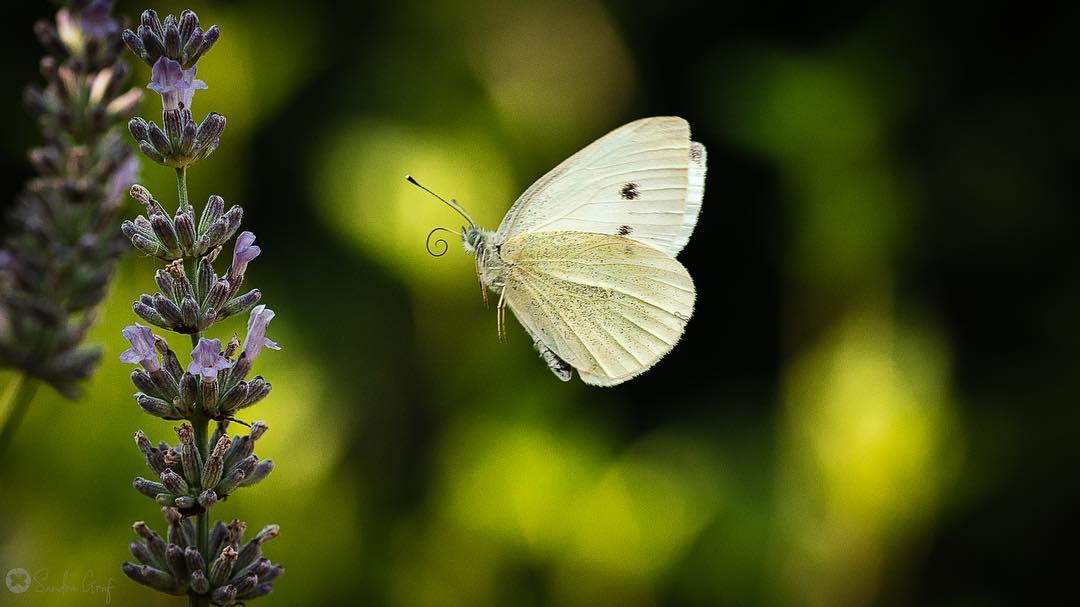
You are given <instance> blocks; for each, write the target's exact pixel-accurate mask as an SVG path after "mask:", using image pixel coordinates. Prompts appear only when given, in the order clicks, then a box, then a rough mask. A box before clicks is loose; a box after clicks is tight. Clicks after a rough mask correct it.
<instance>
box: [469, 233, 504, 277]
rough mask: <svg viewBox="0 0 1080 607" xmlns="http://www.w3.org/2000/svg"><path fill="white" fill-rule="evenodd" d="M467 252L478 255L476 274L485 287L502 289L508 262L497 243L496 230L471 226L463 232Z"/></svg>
mask: <svg viewBox="0 0 1080 607" xmlns="http://www.w3.org/2000/svg"><path fill="white" fill-rule="evenodd" d="M461 240H462V244H463V245H464V247H465V252H467V253H471V254H473V255H475V256H476V275H477V276H478V277H479V278H480V282H481V283H483V285H484V286H485V287H487V288H488V289H491V290H493V291H498V290H500V289H502V287H503V284H504V283H505V278H506V270H507V266H506V263H505V262H503V260H502V257H501V256H500V255H499V247H498V245H497V244H495V232H492V231H490V230H484V229H482V228H479V227H476V226H469V227H467V228H465V229H464V230H463V231H462V233H461Z"/></svg>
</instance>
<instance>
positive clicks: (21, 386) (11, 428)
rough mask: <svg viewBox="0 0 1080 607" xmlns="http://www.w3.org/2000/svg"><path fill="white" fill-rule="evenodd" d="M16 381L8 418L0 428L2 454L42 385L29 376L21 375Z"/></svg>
mask: <svg viewBox="0 0 1080 607" xmlns="http://www.w3.org/2000/svg"><path fill="white" fill-rule="evenodd" d="M15 381H16V382H17V383H16V385H15V388H14V390H12V396H11V400H10V401H9V403H8V406H7V407H6V409H7V416H6V417H5V418H4V422H3V426H0V454H3V453H4V452H5V451H7V448H8V445H9V444H10V443H11V441H12V439H14V438H15V431H16V430H17V429H18V428H19V424H20V423H22V419H23V417H25V416H26V411H27V410H28V409H29V408H30V401H32V400H34V394H35V393H37V389H38V386H39V385H40V384H41V382H39V381H38V380H36V379H34V378H33V377H30V376H27V375H21V376H19V377H18V378H16V379H15Z"/></svg>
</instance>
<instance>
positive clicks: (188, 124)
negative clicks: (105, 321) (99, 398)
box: [120, 10, 283, 606]
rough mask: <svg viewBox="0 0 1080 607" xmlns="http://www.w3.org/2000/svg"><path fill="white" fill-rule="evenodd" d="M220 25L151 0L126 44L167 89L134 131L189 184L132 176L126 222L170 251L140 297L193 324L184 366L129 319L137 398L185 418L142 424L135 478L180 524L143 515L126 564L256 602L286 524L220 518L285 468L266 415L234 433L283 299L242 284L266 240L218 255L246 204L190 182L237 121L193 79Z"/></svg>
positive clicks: (166, 316)
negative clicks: (210, 102) (264, 441)
mask: <svg viewBox="0 0 1080 607" xmlns="http://www.w3.org/2000/svg"><path fill="white" fill-rule="evenodd" d="M219 35H220V30H219V28H218V27H217V26H216V25H215V26H213V27H210V28H209V29H207V30H205V31H203V29H202V27H201V26H200V23H199V18H198V16H196V15H195V13H194V12H192V11H184V12H183V13H182V14H181V15H180V17H179V18H178V17H175V16H173V15H169V16H167V17H165V19H164V20H162V19H160V18H159V17H158V15H157V13H155V12H154V11H152V10H148V11H146V12H144V13H143V14H142V18H141V23H140V25H139V26H138V28H137V30H135V31H133V30H126V31H125V32H124V33H123V39H124V42H125V43H126V44H127V46H128V48H130V49H131V50H132V52H134V53H135V55H136V56H138V57H139V58H140V59H142V60H143V61H145V62H146V63H147V64H148V65H150V66H151V68H152V70H151V71H152V80H151V82H150V84H149V86H148V88H150V89H151V90H153V91H154V92H156V93H158V94H159V95H160V96H161V102H162V125H161V126H159V125H157V124H155V123H154V122H152V121H147V120H144V119H143V118H133V119H132V120H131V122H130V123H129V124H128V127H129V130H130V131H131V134H132V136H134V138H135V140H136V141H137V142H138V145H139V149H140V150H141V151H142V152H143V154H145V155H146V156H147V157H148V158H150V159H151V160H153V161H154V162H157V163H158V164H161V165H164V166H167V167H171V168H173V169H174V171H175V173H176V185H177V205H176V207H175V210H168V209H166V206H165V205H163V204H162V203H161V202H159V201H158V200H157V199H155V198H154V196H153V194H151V193H150V191H149V190H147V189H146V188H145V187H143V186H141V185H135V186H132V188H131V196H132V197H133V198H134V199H135V200H136V201H138V202H139V203H140V204H141V205H143V207H145V209H146V214H145V215H139V216H138V217H136V218H135V219H134V220H129V221H125V222H123V224H122V226H121V230H122V232H123V234H124V235H125V236H127V238H128V239H129V240H130V241H131V244H132V246H134V247H135V248H136V249H137V250H139V251H141V252H142V253H144V254H146V255H149V256H153V257H156V258H158V259H159V260H161V261H162V262H163V267H162V268H161V269H159V270H157V272H156V273H155V275H154V283H155V286H156V287H157V289H158V290H157V292H155V293H154V294H153V295H150V294H143V295H142V296H140V297H139V299H138V301H136V302H135V303H134V304H133V305H132V309H133V310H134V312H135V314H136V315H138V316H139V318H141V319H142V320H143V321H144V322H146V323H147V324H148V325H151V326H153V327H157V328H158V329H160V330H166V331H172V332H174V333H180V334H184V335H188V336H189V337H190V339H191V345H192V350H191V353H190V358H189V361H188V362H187V364H186V365H184V364H183V363H181V362H180V358H179V357H178V356H177V354H176V353H175V352H173V351H172V349H171V348H170V347H169V345H168V343H167V342H166V341H165V340H164V339H162V338H161V337H159V336H157V335H155V334H154V330H153V329H152V328H151V327H150V326H145V325H142V324H138V323H136V324H133V325H131V326H128V327H127V328H125V329H124V331H123V334H124V337H125V338H126V339H127V340H128V341H129V342H130V343H131V348H129V349H128V350H127V351H125V352H124V353H123V354H121V355H120V360H121V361H123V362H126V363H130V364H134V365H138V368H137V369H136V370H135V371H134V372H133V373H132V374H131V380H132V383H134V384H135V387H136V388H137V390H138V392H137V393H136V394H135V401H136V403H138V405H139V406H140V407H141V408H142V409H143V411H145V412H146V413H149V414H150V415H153V416H155V417H159V418H162V419H166V420H178V421H180V420H182V423H181V424H180V425H179V426H177V427H176V435H177V438H178V439H179V442H178V443H175V444H170V443H166V442H159V443H157V444H156V445H154V444H153V443H151V441H150V439H149V438H148V437H147V435H146V434H145V433H144V432H143V431H141V430H140V431H139V432H137V433H136V434H135V444H136V446H137V447H138V448H139V450H140V451H141V452H142V455H143V457H144V459H145V460H146V465H147V467H148V468H149V469H150V472H151V474H150V475H149V478H143V477H139V478H136V479H135V481H134V483H133V485H134V487H135V489H136V490H137V491H139V492H140V493H142V494H143V495H146V496H147V497H148V498H150V499H152V500H154V502H155V503H156V504H157V505H158V506H160V507H161V510H162V512H163V514H164V516H165V520H166V522H167V524H168V531H167V533H166V535H165V537H162V536H160V535H158V534H157V533H155V532H154V531H153V530H151V529H150V528H149V527H148V526H147V525H146V524H145V523H143V522H141V521H140V522H137V523H135V526H134V530H135V533H136V534H137V535H138V536H139V537H140V540H137V541H134V542H132V544H131V553H132V555H133V556H134V557H135V559H136V560H137V561H138V562H137V563H131V562H127V563H124V565H123V570H124V573H125V574H127V576H128V577H130V578H131V579H133V580H135V581H136V582H139V583H141V584H143V585H146V586H149V587H151V588H153V589H155V590H158V591H160V592H165V593H168V594H174V595H187V596H188V597H189V601H190V604H191V605H192V606H200V605H210V604H213V605H223V606H228V605H234V604H238V603H246V602H247V601H249V600H251V599H253V598H256V597H260V596H263V595H265V594H268V593H269V592H270V591H271V590H272V588H273V582H274V580H275V579H276V578H277V577H278V576H279V575H281V573H282V571H283V569H282V567H280V566H278V565H274V564H273V563H271V562H270V561H269V560H268V559H266V558H263V557H262V545H263V544H264V543H266V542H268V541H269V540H271V539H273V538H275V537H277V534H278V527H277V525H269V526H267V527H265V528H263V530H262V531H260V532H259V533H258V534H257V535H256V536H255V537H254V538H253V539H251V540H249V541H247V542H244V541H243V536H244V531H245V529H246V525H245V524H244V523H243V522H241V521H239V520H233V521H232V522H231V523H229V524H228V525H226V524H225V523H223V522H217V523H215V524H214V526H213V528H212V529H211V527H210V511H211V509H212V508H214V507H215V506H216V505H217V504H218V503H220V502H222V501H224V500H226V499H228V498H229V497H230V496H232V495H233V494H234V493H235V492H236V491H238V490H240V489H242V488H245V487H250V486H252V485H255V484H256V483H258V482H259V481H261V480H263V479H264V478H266V476H267V475H268V474H269V473H270V472H271V471H272V470H273V467H274V465H273V462H271V461H270V460H265V459H264V460H260V459H259V458H258V457H257V456H256V455H255V454H254V449H255V443H256V441H258V440H259V438H261V437H262V436H263V435H264V434H265V433H266V431H267V430H268V426H267V425H266V423H265V422H262V421H256V422H255V423H253V424H252V425H251V426H250V430H249V432H248V434H246V435H230V434H229V427H230V425H231V424H232V423H243V422H239V420H238V419H237V418H238V417H239V416H241V415H245V414H246V412H244V410H245V409H247V408H248V407H251V406H252V405H255V404H256V403H258V402H259V401H260V400H262V399H263V398H265V397H266V396H267V394H269V393H270V389H271V385H270V383H269V382H267V381H266V380H265V379H264V378H263V377H262V376H260V375H256V376H254V377H250V378H249V376H250V374H251V371H252V368H253V366H254V364H255V362H256V359H257V358H258V357H259V355H260V354H261V353H262V351H263V350H264V349H265V348H270V349H274V350H277V349H280V348H279V347H278V345H277V344H276V343H274V342H273V341H272V340H270V339H269V338H268V337H267V336H266V329H267V326H268V325H269V324H270V321H271V320H272V319H273V318H274V312H273V311H272V310H270V309H268V308H267V307H266V306H264V305H256V304H258V302H259V300H260V298H261V297H262V293H261V292H260V291H259V290H258V289H250V290H246V291H245V290H244V289H243V288H242V287H243V283H244V276H245V273H246V272H247V268H248V265H249V264H250V263H251V262H252V261H253V260H254V259H255V258H256V257H258V256H259V253H260V252H261V249H260V248H259V247H258V246H257V245H255V235H254V234H252V233H251V232H243V233H241V234H240V235H239V236H238V237H237V238H236V241H235V243H234V245H233V247H232V249H233V251H232V260H231V263H230V264H229V267H228V270H226V272H225V274H224V275H218V273H217V271H216V270H215V267H214V265H215V262H216V261H217V259H218V257H219V256H220V255H221V253H222V251H223V249H224V248H225V246H226V245H227V244H228V242H229V241H230V240H231V239H232V238H233V236H234V235H235V234H236V233H237V231H238V230H239V228H240V221H241V219H242V217H243V209H241V208H240V207H239V206H232V207H229V208H228V209H226V208H225V201H224V200H223V199H222V198H221V197H220V196H211V197H210V198H209V199H208V200H207V202H206V205H205V206H204V207H203V208H202V209H201V211H199V212H196V209H195V207H194V206H193V205H192V204H191V202H190V200H189V195H188V187H187V172H188V169H189V168H190V167H192V166H193V165H195V164H196V163H198V162H199V161H201V160H203V159H205V158H207V157H208V156H209V155H210V154H212V153H213V151H214V150H215V149H216V148H217V146H218V144H219V143H220V137H221V134H222V132H223V131H224V128H225V118H224V117H223V116H222V115H221V114H217V113H215V112H210V113H209V114H207V115H206V117H204V118H203V119H202V121H201V122H196V121H195V118H194V115H193V113H192V102H193V100H194V96H195V92H196V91H199V90H202V89H205V88H207V85H206V83H204V82H203V81H202V80H199V79H198V78H196V70H197V62H198V60H199V59H200V58H201V57H202V56H203V55H205V53H206V52H207V51H208V50H210V48H211V47H212V46H213V45H214V43H215V42H216V41H217V39H218V36H219ZM246 312H249V313H250V314H249V318H248V326H247V336H246V337H245V339H244V342H243V345H242V346H241V344H240V342H239V340H238V339H236V338H235V337H233V338H232V340H230V341H229V342H228V343H226V344H225V345H224V346H223V345H222V343H221V341H220V340H219V339H216V338H208V337H206V336H205V334H206V333H207V332H208V331H209V330H210V329H212V327H213V325H214V323H215V322H217V321H218V320H221V319H224V318H227V317H229V316H235V315H238V314H243V313H246ZM244 425H247V424H244ZM211 430H212V432H211Z"/></svg>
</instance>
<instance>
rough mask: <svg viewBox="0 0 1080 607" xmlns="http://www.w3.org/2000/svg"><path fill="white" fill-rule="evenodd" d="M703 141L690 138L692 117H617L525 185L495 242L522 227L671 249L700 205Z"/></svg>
mask: <svg viewBox="0 0 1080 607" xmlns="http://www.w3.org/2000/svg"><path fill="white" fill-rule="evenodd" d="M695 146H696V147H695ZM704 149H705V148H704V146H701V145H700V144H696V143H695V144H693V145H691V141H690V125H688V124H687V122H686V121H685V120H683V119H682V118H678V117H675V116H660V117H654V118H643V119H641V120H637V121H634V122H631V123H629V124H626V125H623V126H621V127H619V128H618V129H615V130H614V131H612V132H610V133H608V134H607V135H604V136H603V137H601V138H600V139H597V140H596V141H594V142H593V143H591V144H589V145H588V146H587V147H585V148H584V149H582V150H581V151H579V152H578V153H576V154H574V155H573V156H571V157H570V158H567V159H566V160H565V161H563V163H562V164H560V165H559V166H557V167H555V168H554V169H552V170H551V171H549V172H548V173H547V174H546V175H544V176H543V177H541V178H540V179H539V180H537V182H536V183H534V184H533V185H532V186H530V187H529V189H527V190H525V193H523V194H522V195H521V196H520V197H519V198H518V199H517V201H516V202H514V205H513V206H512V207H510V211H509V212H508V213H507V214H506V218H504V219H503V222H502V224H501V225H500V226H499V230H498V232H497V236H496V242H499V243H503V242H506V241H508V240H510V239H511V238H513V237H515V236H517V235H520V234H524V233H526V232H557V231H577V232H593V233H598V234H609V235H621V236H626V237H627V238H630V239H632V240H636V241H638V242H643V243H645V244H649V245H652V246H653V247H655V248H657V249H660V250H661V251H664V252H666V253H668V254H669V255H671V256H672V257H674V256H675V255H676V254H678V252H679V251H680V250H682V248H683V246H685V245H686V241H687V240H689V238H690V232H692V231H693V229H694V224H696V223H697V215H698V212H699V211H700V210H701V198H702V195H703V193H704V185H705V154H704ZM695 150H698V151H699V152H700V153H697V152H695ZM695 156H696V157H697V158H695ZM695 163H697V164H695Z"/></svg>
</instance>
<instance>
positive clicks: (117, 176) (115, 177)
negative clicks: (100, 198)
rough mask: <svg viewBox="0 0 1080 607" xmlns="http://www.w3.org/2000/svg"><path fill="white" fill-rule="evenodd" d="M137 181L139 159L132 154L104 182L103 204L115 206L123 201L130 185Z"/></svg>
mask: <svg viewBox="0 0 1080 607" xmlns="http://www.w3.org/2000/svg"><path fill="white" fill-rule="evenodd" d="M138 180H139V158H138V157H137V156H135V155H134V154H133V155H131V156H128V157H127V159H126V160H124V161H123V162H122V163H121V164H120V167H119V168H117V169H116V172H115V173H113V174H112V175H110V176H109V180H108V181H106V182H105V202H106V204H108V205H117V204H120V202H121V201H122V200H123V197H124V194H126V193H127V192H128V190H130V189H131V186H132V184H134V183H135V182H136V181H138Z"/></svg>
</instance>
